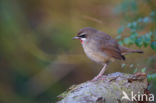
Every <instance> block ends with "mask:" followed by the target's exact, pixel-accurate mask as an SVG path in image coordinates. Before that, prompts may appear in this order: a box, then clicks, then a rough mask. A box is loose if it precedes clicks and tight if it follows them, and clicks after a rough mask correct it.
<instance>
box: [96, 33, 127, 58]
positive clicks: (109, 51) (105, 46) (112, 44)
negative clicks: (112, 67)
mask: <svg viewBox="0 0 156 103" xmlns="http://www.w3.org/2000/svg"><path fill="white" fill-rule="evenodd" d="M100 36H101V35H100ZM98 43H99V46H100V47H99V49H101V50H102V51H103V53H105V54H106V55H108V56H110V57H113V58H115V59H119V60H125V57H124V56H123V55H121V51H120V49H119V45H118V43H117V41H116V40H115V39H113V38H112V37H111V36H109V35H107V34H105V33H103V35H102V36H101V37H100V40H99V42H98Z"/></svg>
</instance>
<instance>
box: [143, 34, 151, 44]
mask: <svg viewBox="0 0 156 103" xmlns="http://www.w3.org/2000/svg"><path fill="white" fill-rule="evenodd" d="M143 42H144V46H145V47H147V46H148V45H150V43H151V35H150V33H147V34H145V35H143Z"/></svg>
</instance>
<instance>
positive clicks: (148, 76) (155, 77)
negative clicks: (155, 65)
mask: <svg viewBox="0 0 156 103" xmlns="http://www.w3.org/2000/svg"><path fill="white" fill-rule="evenodd" d="M147 79H148V81H152V80H156V74H149V75H147Z"/></svg>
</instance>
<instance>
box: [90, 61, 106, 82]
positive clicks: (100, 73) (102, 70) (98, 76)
mask: <svg viewBox="0 0 156 103" xmlns="http://www.w3.org/2000/svg"><path fill="white" fill-rule="evenodd" d="M106 67H107V64H105V65H104V66H103V68H102V69H101V71H100V72H99V74H98V75H97V76H96V77H94V78H93V79H92V81H96V80H98V79H99V78H100V77H101V76H102V75H103V74H104V72H105V70H106Z"/></svg>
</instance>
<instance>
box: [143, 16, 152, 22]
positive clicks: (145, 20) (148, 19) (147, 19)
mask: <svg viewBox="0 0 156 103" xmlns="http://www.w3.org/2000/svg"><path fill="white" fill-rule="evenodd" d="M150 21H151V20H150V18H149V17H145V18H144V19H143V22H144V23H149V22H150Z"/></svg>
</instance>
